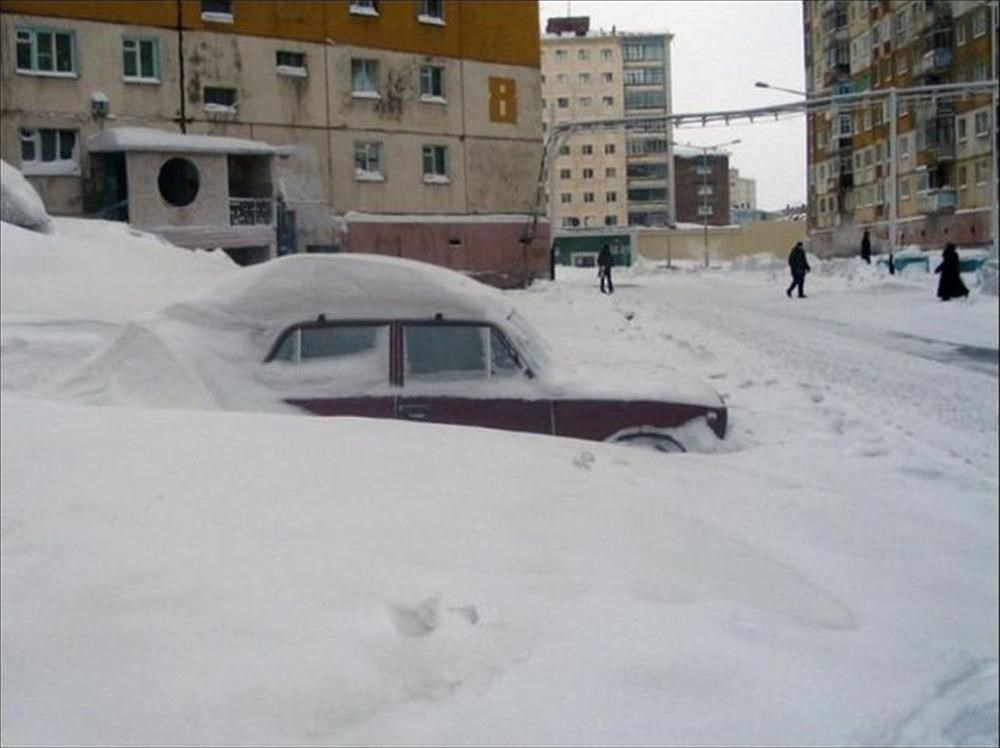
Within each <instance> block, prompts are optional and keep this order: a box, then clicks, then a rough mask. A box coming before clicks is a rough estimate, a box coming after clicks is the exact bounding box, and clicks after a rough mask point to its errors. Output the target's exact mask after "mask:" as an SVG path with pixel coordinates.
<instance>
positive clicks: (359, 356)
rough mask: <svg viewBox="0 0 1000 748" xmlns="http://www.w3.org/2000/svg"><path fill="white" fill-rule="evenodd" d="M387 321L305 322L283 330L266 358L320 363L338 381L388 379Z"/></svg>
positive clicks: (295, 362) (312, 364) (377, 381)
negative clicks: (277, 344) (281, 337)
mask: <svg viewBox="0 0 1000 748" xmlns="http://www.w3.org/2000/svg"><path fill="white" fill-rule="evenodd" d="M389 340H390V336H389V325H388V324H375V325H357V324H340V325H338V324H309V325H300V326H298V327H295V328H292V329H291V330H289V331H287V332H286V333H285V335H284V338H283V339H282V341H281V344H280V345H279V346H278V349H277V350H276V351H275V352H274V355H273V356H272V357H271V359H270V362H272V363H275V362H276V363H278V364H279V365H289V364H293V365H296V364H297V365H308V366H321V367H322V369H323V372H324V374H325V375H328V376H330V377H331V378H333V379H336V380H338V381H340V382H342V383H347V382H351V383H357V384H377V383H380V382H381V383H386V382H388V381H389Z"/></svg>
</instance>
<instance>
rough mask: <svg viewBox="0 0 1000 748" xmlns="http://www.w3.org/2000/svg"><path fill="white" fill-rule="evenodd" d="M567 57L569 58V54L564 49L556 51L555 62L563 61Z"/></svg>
mask: <svg viewBox="0 0 1000 748" xmlns="http://www.w3.org/2000/svg"><path fill="white" fill-rule="evenodd" d="M567 57H569V53H568V52H567V51H566V50H565V49H557V50H556V59H557V60H565V59H566V58H567Z"/></svg>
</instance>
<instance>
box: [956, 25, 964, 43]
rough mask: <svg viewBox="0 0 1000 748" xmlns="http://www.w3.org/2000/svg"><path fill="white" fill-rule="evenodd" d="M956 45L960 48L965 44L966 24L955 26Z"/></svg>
mask: <svg viewBox="0 0 1000 748" xmlns="http://www.w3.org/2000/svg"><path fill="white" fill-rule="evenodd" d="M955 43H956V44H957V45H958V46H959V47H961V46H963V45H964V44H965V24H964V23H962V22H961V21H959V22H958V23H956V24H955Z"/></svg>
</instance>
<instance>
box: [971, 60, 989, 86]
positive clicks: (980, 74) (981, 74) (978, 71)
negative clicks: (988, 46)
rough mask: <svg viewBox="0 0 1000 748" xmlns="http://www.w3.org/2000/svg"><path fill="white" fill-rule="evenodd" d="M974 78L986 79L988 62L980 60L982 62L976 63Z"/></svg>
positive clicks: (978, 79) (973, 70)
mask: <svg viewBox="0 0 1000 748" xmlns="http://www.w3.org/2000/svg"><path fill="white" fill-rule="evenodd" d="M972 78H973V80H977V81H984V80H986V63H985V62H982V61H980V62H977V63H976V66H975V67H974V68H973V69H972Z"/></svg>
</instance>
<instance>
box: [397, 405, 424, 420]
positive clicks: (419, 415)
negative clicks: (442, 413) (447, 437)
mask: <svg viewBox="0 0 1000 748" xmlns="http://www.w3.org/2000/svg"><path fill="white" fill-rule="evenodd" d="M398 412H399V417H400V418H407V419H409V420H411V421H422V420H424V419H425V418H427V414H428V413H429V412H430V406H429V405H424V404H423V403H406V404H404V405H400V406H399V411H398Z"/></svg>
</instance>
